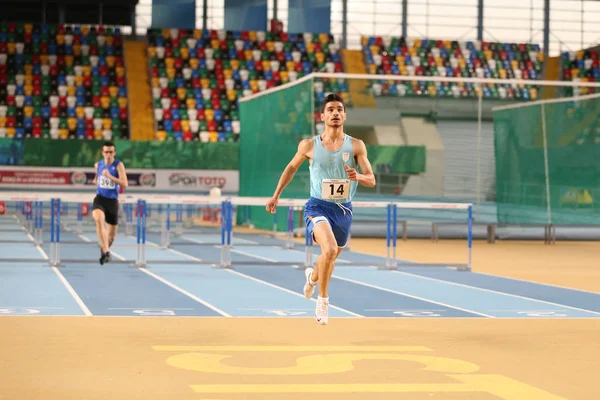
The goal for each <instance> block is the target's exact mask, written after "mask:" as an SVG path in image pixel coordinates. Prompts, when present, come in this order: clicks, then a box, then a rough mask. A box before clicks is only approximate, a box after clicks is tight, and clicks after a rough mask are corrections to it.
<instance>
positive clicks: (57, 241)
mask: <svg viewBox="0 0 600 400" xmlns="http://www.w3.org/2000/svg"><path fill="white" fill-rule="evenodd" d="M61 205H62V204H61V200H60V198H59V199H58V207H56V210H57V214H56V253H55V256H56V263H55V266H56V267H58V266H60V211H61Z"/></svg>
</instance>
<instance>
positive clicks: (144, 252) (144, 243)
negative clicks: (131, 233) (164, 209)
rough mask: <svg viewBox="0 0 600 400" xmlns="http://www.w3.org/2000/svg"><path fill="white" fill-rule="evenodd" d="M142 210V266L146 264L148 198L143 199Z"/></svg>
mask: <svg viewBox="0 0 600 400" xmlns="http://www.w3.org/2000/svg"><path fill="white" fill-rule="evenodd" d="M142 204H143V207H142V208H143V210H142V267H145V266H146V217H147V215H148V214H147V213H148V211H147V210H148V205H147V204H146V200H143V203H142Z"/></svg>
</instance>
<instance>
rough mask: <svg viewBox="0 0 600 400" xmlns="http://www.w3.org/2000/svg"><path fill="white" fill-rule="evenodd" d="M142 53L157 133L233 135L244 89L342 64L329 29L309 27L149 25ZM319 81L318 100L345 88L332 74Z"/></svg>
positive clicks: (164, 136) (209, 137) (207, 137)
mask: <svg viewBox="0 0 600 400" xmlns="http://www.w3.org/2000/svg"><path fill="white" fill-rule="evenodd" d="M148 59H149V68H150V76H151V80H152V97H153V101H154V117H155V121H156V131H157V138H158V139H159V140H168V139H174V140H200V141H203V142H218V141H237V140H238V138H239V133H240V121H239V113H238V99H240V98H241V97H242V96H247V95H251V94H253V93H259V92H262V91H265V90H267V89H270V88H273V87H275V86H278V85H281V84H283V83H286V82H291V81H295V80H297V79H299V78H301V77H303V76H305V75H307V74H309V73H311V72H313V71H328V72H336V71H337V72H341V71H342V70H343V68H342V63H341V59H340V55H339V53H338V46H337V44H335V43H334V41H333V37H332V36H331V35H324V34H320V35H316V34H315V35H313V34H310V33H309V34H298V35H288V34H287V33H284V32H282V33H272V32H256V31H236V32H232V31H223V30H220V31H216V30H182V29H179V30H178V29H149V30H148ZM319 88H320V90H319V91H318V92H316V91H315V99H316V100H317V101H318V99H320V98H322V97H324V93H326V92H328V91H338V90H339V91H343V90H345V91H347V87H345V86H344V85H342V84H339V83H338V82H337V81H336V80H333V81H330V80H325V81H323V82H321V83H320V84H319ZM176 121H178V123H176ZM179 121H180V122H179Z"/></svg>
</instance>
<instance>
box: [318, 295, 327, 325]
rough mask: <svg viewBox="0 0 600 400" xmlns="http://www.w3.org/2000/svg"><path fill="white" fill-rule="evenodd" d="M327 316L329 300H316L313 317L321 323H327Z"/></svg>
mask: <svg viewBox="0 0 600 400" xmlns="http://www.w3.org/2000/svg"><path fill="white" fill-rule="evenodd" d="M328 317H329V302H328V301H325V300H320V299H319V300H317V308H316V309H315V319H316V320H317V322H318V323H319V324H321V325H327V321H328Z"/></svg>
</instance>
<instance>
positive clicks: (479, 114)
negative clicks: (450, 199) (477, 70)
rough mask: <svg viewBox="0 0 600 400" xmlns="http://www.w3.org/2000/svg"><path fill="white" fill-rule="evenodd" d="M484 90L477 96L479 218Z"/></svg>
mask: <svg viewBox="0 0 600 400" xmlns="http://www.w3.org/2000/svg"><path fill="white" fill-rule="evenodd" d="M482 98H483V88H481V89H480V90H479V92H478V96H477V186H476V191H477V195H476V198H477V209H476V212H475V215H477V216H479V205H480V203H481V118H482V113H483V104H482V103H483V100H482Z"/></svg>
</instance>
